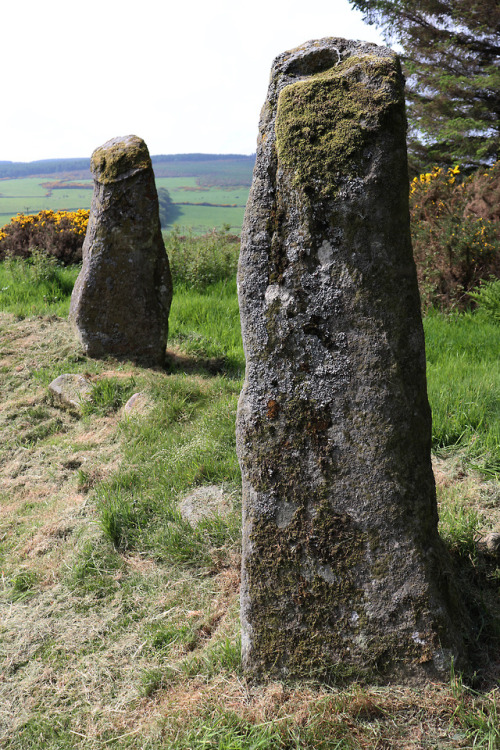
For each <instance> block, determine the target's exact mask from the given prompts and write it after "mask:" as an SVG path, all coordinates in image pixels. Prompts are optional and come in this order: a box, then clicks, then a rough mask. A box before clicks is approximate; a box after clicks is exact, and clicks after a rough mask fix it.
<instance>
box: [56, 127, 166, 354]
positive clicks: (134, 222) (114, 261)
mask: <svg viewBox="0 0 500 750" xmlns="http://www.w3.org/2000/svg"><path fill="white" fill-rule="evenodd" d="M90 166H91V170H92V173H93V175H94V195H93V198H92V207H91V209H90V219H89V224H88V228H87V234H86V237H85V242H84V244H83V251H82V252H83V266H82V270H81V273H80V275H79V276H78V279H77V281H76V284H75V288H74V290H73V295H72V297H71V307H70V320H71V322H72V323H73V325H74V327H75V328H76V331H77V334H78V337H79V339H80V342H81V344H82V346H83V349H84V351H85V353H86V354H87V355H88V356H90V357H97V358H99V357H105V356H108V355H111V356H115V357H119V358H127V359H133V360H137V361H141V362H151V363H153V364H162V363H163V360H164V356H165V346H166V342H167V335H168V314H169V311H170V303H171V300H172V279H171V275H170V268H169V263H168V258H167V254H166V252H165V245H164V243H163V238H162V234H161V228H160V219H159V214H158V196H157V192H156V186H155V181H154V174H153V169H152V166H151V159H150V157H149V152H148V149H147V146H146V144H145V143H144V141H143V140H141V139H140V138H137V136H133V135H129V136H126V137H124V138H114V139H113V140H111V141H108V142H107V143H105V144H104V145H103V146H101V147H100V148H98V149H96V151H94V153H93V154H92V159H91V164H90Z"/></svg>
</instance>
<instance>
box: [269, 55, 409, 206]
mask: <svg viewBox="0 0 500 750" xmlns="http://www.w3.org/2000/svg"><path fill="white" fill-rule="evenodd" d="M398 78H399V75H398V69H397V68H396V67H395V65H394V61H393V60H392V59H391V58H387V57H382V58H378V57H375V56H374V55H363V56H353V57H349V58H348V59H347V60H344V61H343V62H342V63H339V64H338V65H336V66H334V67H332V68H330V69H329V70H327V71H324V72H321V73H317V74H316V75H313V76H311V77H310V78H307V79H305V80H300V81H298V82H296V83H291V84H290V85H289V86H286V87H285V88H284V89H283V90H282V91H281V93H280V95H279V99H278V109H277V116H276V125H275V128H276V148H277V154H278V161H279V164H280V165H281V166H283V167H286V168H288V169H290V170H292V171H293V180H294V183H295V185H297V186H301V187H302V188H304V189H305V190H306V191H307V190H310V191H314V194H315V197H316V198H317V197H326V196H330V197H332V196H333V195H334V194H335V192H336V189H337V188H338V182H339V178H340V177H343V178H346V177H353V176H357V175H358V174H359V172H360V170H359V168H358V165H360V161H361V160H362V158H363V150H364V149H367V148H368V147H369V145H370V141H371V139H372V138H373V136H374V134H376V133H377V132H378V131H379V128H381V127H383V126H384V124H385V122H384V121H385V120H387V119H388V118H389V117H390V116H391V115H392V114H393V113H394V112H395V113H396V116H397V114H398V113H399V112H400V110H401V96H398V84H399V80H398ZM399 88H400V87H399Z"/></svg>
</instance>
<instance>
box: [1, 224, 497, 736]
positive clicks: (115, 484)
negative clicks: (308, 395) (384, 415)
mask: <svg viewBox="0 0 500 750" xmlns="http://www.w3.org/2000/svg"><path fill="white" fill-rule="evenodd" d="M175 241H176V242H177V241H178V240H175ZM224 248H226V249H224ZM233 251H234V246H233V245H231V243H230V242H227V238H224V237H223V236H219V237H218V239H217V241H214V238H213V237H212V238H210V237H209V238H204V239H199V240H196V239H191V240H189V242H188V243H187V244H186V246H185V247H179V248H178V250H177V251H176V250H174V251H173V254H175V252H178V253H179V256H178V259H177V260H179V259H182V262H179V263H178V264H177V265H178V267H179V268H180V269H181V272H182V273H181V272H179V273H178V274H177V277H176V280H175V292H174V301H173V305H172V311H171V317H170V338H169V344H168V363H167V367H166V368H165V370H147V369H144V368H141V367H138V366H136V365H134V364H133V363H127V362H117V361H115V360H113V359H109V360H106V361H97V360H89V359H86V358H85V357H83V356H82V355H81V354H80V353H79V352H78V350H77V347H76V344H75V342H74V339H73V338H72V334H71V331H70V329H69V326H68V324H67V322H66V320H65V319H64V318H63V317H61V316H62V315H64V314H65V311H67V306H68V297H67V295H66V296H65V297H64V300H60V301H59V300H58V301H53V302H49V303H48V304H47V300H44V299H43V297H44V294H40V293H39V291H38V288H39V287H41V286H42V285H43V279H42V278H40V276H43V274H40V273H39V274H38V280H37V281H35V280H34V278H31V277H30V278H31V282H30V284H28V285H27V289H28V292H29V294H28V296H26V297H24V304H25V305H26V306H27V310H28V315H26V313H23V312H22V304H23V303H22V301H21V302H19V301H18V300H17V299H16V297H15V295H14V296H13V297H12V298H9V300H10V301H8V303H7V304H6V303H5V300H6V298H5V297H4V298H2V299H3V301H4V305H5V306H4V308H3V312H2V313H0V326H1V330H2V341H1V349H0V391H1V394H2V409H1V410H0V435H1V440H2V454H1V457H0V477H1V483H2V490H1V491H0V569H1V571H2V577H1V579H0V610H1V617H0V674H1V675H2V679H1V680H0V747H1V748H6V749H8V750H26V748H39V747H44V748H45V747H47V748H54V750H55V749H56V748H57V749H58V750H59V749H62V750H64V748H83V749H84V750H87V749H88V750H95V749H97V748H106V747H116V748H120V749H123V750H126V749H127V750H128V749H129V748H130V749H133V750H142V749H143V748H148V749H151V750H153V749H154V750H156V749H158V750H160V748H161V749H162V750H183V749H184V748H185V749H186V750H187V748H190V749H191V748H197V749H199V750H202V749H203V750H207V749H212V748H213V750H222V749H223V748H226V749H227V750H230V749H231V750H250V749H251V748H255V749H256V748H262V749H263V750H292V749H293V748H297V749H298V748H301V750H302V749H304V750H313V749H314V750H318V749H320V750H321V749H322V748H324V749H325V750H326V749H327V748H328V749H331V748H339V749H345V750H361V749H367V748H440V750H441V749H443V750H444V749H445V748H459V747H463V748H473V747H474V748H489V749H492V750H493V749H494V748H498V747H500V731H499V722H498V718H499V717H498V707H499V698H500V696H499V693H498V687H495V685H496V684H497V683H498V676H499V661H500V659H499V656H498V654H499V649H498V643H499V642H500V633H499V623H500V612H499V604H498V602H499V592H500V589H499V587H500V567H499V565H498V560H497V559H494V558H488V557H486V556H485V555H484V554H482V553H481V552H480V551H479V549H478V546H477V537H478V535H480V534H482V533H485V532H487V531H488V530H490V529H492V528H493V529H497V530H500V490H499V484H498V479H497V477H496V475H495V470H494V467H495V461H496V460H497V458H498V440H497V439H496V438H495V435H496V432H495V430H496V429H497V428H496V427H495V425H496V424H497V422H496V421H495V420H496V419H497V418H498V414H497V416H496V417H495V414H496V412H495V409H497V408H498V402H497V401H495V391H496V393H497V394H498V380H497V377H498V376H497V375H496V371H495V352H496V353H498V342H499V330H500V329H499V328H498V326H497V327H496V328H495V327H494V326H493V327H491V326H490V324H489V323H487V322H486V321H485V320H484V319H481V316H476V315H460V316H459V315H456V316H451V317H446V316H443V315H437V314H433V315H431V316H428V318H427V319H426V321H425V328H426V339H427V350H428V359H429V371H428V376H429V392H430V398H431V403H432V407H433V411H434V438H433V440H434V450H435V454H436V455H435V457H434V466H435V474H436V481H437V486H438V500H439V506H440V529H441V534H442V536H443V538H444V540H445V542H446V544H447V546H448V548H449V549H450V551H451V554H452V556H453V559H454V561H455V564H456V566H457V575H459V576H460V589H461V591H462V592H463V595H464V597H466V598H467V600H468V603H469V605H470V611H471V612H472V613H473V614H474V620H475V624H476V630H475V638H476V641H477V643H476V649H477V652H478V654H479V655H482V656H483V657H484V655H486V656H487V657H488V658H489V663H488V664H487V665H486V666H484V660H483V662H481V664H482V666H481V671H480V673H479V675H478V677H477V680H476V683H475V685H474V688H475V689H474V690H472V689H471V687H469V686H466V684H465V683H464V681H463V680H462V678H461V677H460V675H453V674H452V675H451V678H450V683H449V684H448V685H446V684H445V685H438V684H435V685H434V684H429V685H427V686H426V687H425V688H422V687H421V688H412V687H409V686H392V687H390V688H382V687H374V686H371V685H365V686H362V685H356V684H355V685H352V686H350V687H348V688H342V689H334V688H327V687H325V686H322V685H317V684H314V683H311V684H298V685H284V684H281V683H271V684H269V685H263V686H256V685H250V684H247V683H246V682H245V680H244V677H243V675H242V672H241V663H240V643H239V613H238V609H239V607H238V589H239V568H240V533H241V530H240V474H239V468H238V463H237V461H236V456H235V437H234V417H235V410H236V403H237V398H238V394H239V391H240V388H241V381H242V376H243V369H244V358H243V352H242V348H241V337H240V327H239V316H238V307H237V301H236V289H235V283H234V277H232V278H227V275H228V274H229V273H230V274H231V275H232V273H233V271H232V268H233V267H232V266H231V263H232V262H233V260H234V252H233ZM228 259H229V260H228ZM201 261H203V262H201ZM7 265H8V264H7ZM172 265H173V266H174V267H175V263H173V264H172ZM7 270H8V268H7ZM4 271H5V268H0V273H3V272H4ZM18 271H19V273H18V276H17V277H16V278H17V279H18V280H19V281H18V282H16V284H17V283H19V285H21V282H22V281H23V273H21V270H20V269H18ZM31 272H32V268H31V266H28V267H27V268H26V269H25V273H26V274H29V273H31ZM72 273H73V276H74V274H75V270H74V269H73V271H72ZM0 278H2V277H0ZM3 285H4V282H2V286H3ZM14 286H15V284H14ZM45 296H46V294H45ZM55 311H59V312H55ZM62 372H80V373H82V374H83V373H85V374H86V375H87V377H90V378H91V379H92V383H93V399H92V402H91V405H90V407H89V408H88V411H85V410H83V411H82V413H80V414H76V413H74V412H66V411H64V410H63V409H61V408H60V407H58V406H57V405H56V404H54V403H52V402H51V400H50V398H49V396H48V393H47V385H48V383H49V382H50V380H51V379H53V378H55V377H56V376H57V375H59V374H61V373H62ZM139 391H140V392H142V393H144V394H145V396H146V404H147V407H146V408H145V409H144V410H141V411H139V412H138V413H131V414H130V415H129V416H126V415H125V414H124V413H123V411H122V405H123V403H124V402H125V401H126V399H127V398H128V396H129V395H130V393H131V392H139ZM476 401H477V402H478V404H477V405H476V403H475V402H476ZM495 404H496V406H495ZM465 428H466V429H465ZM474 466H476V467H477V466H481V468H482V473H479V472H478V471H477V469H473V467H474ZM210 487H215V488H217V490H218V491H219V492H220V495H221V497H223V498H224V505H220V506H219V512H217V511H215V512H213V513H212V514H209V515H208V516H205V517H204V518H203V519H202V520H201V521H199V522H198V523H196V524H195V523H193V525H191V524H190V523H189V522H188V521H187V520H186V518H185V517H183V515H182V512H181V510H182V503H183V501H184V499H185V498H186V496H191V494H192V493H193V491H195V490H201V489H207V488H210ZM478 663H479V662H478Z"/></svg>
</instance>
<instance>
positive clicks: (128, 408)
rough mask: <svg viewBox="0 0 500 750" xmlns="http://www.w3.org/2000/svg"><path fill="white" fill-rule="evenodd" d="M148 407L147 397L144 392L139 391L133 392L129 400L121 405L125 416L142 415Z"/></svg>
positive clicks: (149, 406) (149, 404) (149, 405)
mask: <svg viewBox="0 0 500 750" xmlns="http://www.w3.org/2000/svg"><path fill="white" fill-rule="evenodd" d="M150 408H151V403H150V401H149V399H148V397H147V396H146V394H145V393H143V392H142V391H139V392H138V393H134V394H133V395H132V396H130V398H129V400H128V401H127V403H126V404H125V406H124V407H123V414H124V415H125V416H126V417H130V416H132V415H142V414H145V413H146V412H147V411H148V409H150Z"/></svg>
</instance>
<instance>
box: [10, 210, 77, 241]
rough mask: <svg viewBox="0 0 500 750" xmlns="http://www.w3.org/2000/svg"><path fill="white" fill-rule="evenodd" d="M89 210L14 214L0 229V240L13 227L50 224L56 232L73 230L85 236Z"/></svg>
mask: <svg viewBox="0 0 500 750" xmlns="http://www.w3.org/2000/svg"><path fill="white" fill-rule="evenodd" d="M89 214H90V211H89V210H88V209H87V208H79V209H78V210H77V211H52V210H51V209H48V210H45V211H39V213H37V214H21V213H18V214H17V216H14V217H13V218H12V219H11V220H10V223H9V224H6V225H5V226H4V227H2V228H1V229H0V242H1V241H2V240H4V239H5V238H6V237H8V235H9V233H10V231H11V230H12V229H15V228H19V229H27V228H31V227H35V226H37V225H38V226H42V227H44V226H47V225H48V224H52V225H53V227H54V228H55V230H56V232H59V233H61V232H66V231H68V230H70V231H73V232H74V233H75V234H77V235H80V236H82V237H85V232H86V231H87V224H88V221H89Z"/></svg>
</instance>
